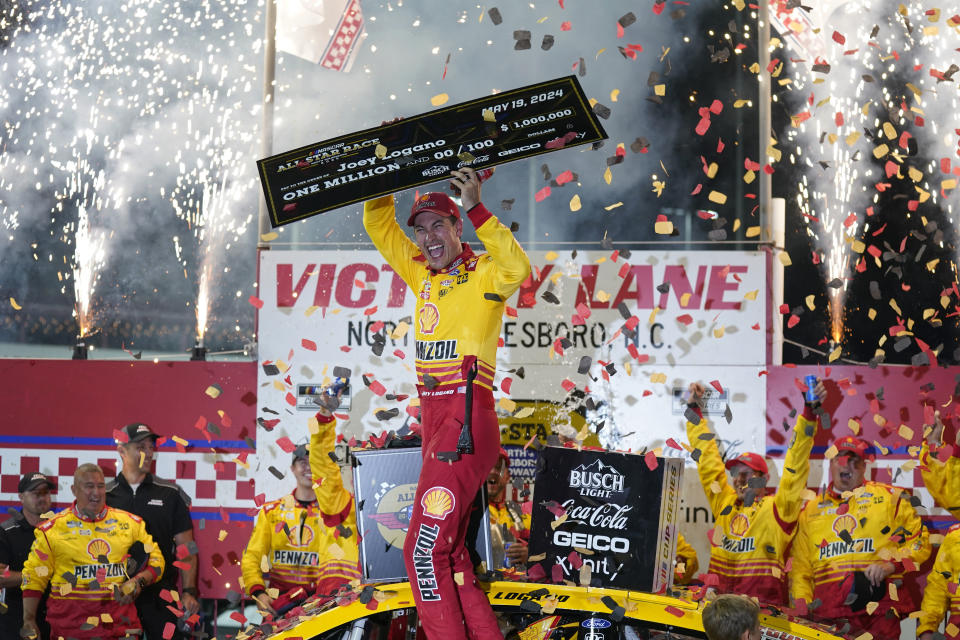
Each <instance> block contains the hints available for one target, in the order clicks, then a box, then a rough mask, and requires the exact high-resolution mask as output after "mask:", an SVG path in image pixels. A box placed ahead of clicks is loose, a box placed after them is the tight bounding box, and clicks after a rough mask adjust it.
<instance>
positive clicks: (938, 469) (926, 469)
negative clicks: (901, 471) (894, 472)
mask: <svg viewBox="0 0 960 640" xmlns="http://www.w3.org/2000/svg"><path fill="white" fill-rule="evenodd" d="M920 464H921V465H922V466H921V467H920V474H921V475H922V476H923V484H924V486H926V487H927V491H929V492H930V495H932V496H933V499H934V500H935V501H936V503H937V506H939V507H942V508H944V509H946V510H948V511H949V512H950V513H951V515H953V517H954V518H958V519H960V458H958V457H956V456H950V457H949V458H947V461H946V462H941V461H940V460H939V458H938V457H937V456H936V455H935V454H934V452H932V451H930V447H929V446H928V445H927V443H926V442H924V443H923V445H922V446H921V448H920Z"/></svg>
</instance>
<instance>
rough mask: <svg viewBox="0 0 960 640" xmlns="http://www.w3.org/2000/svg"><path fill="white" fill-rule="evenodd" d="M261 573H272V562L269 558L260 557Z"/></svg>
mask: <svg viewBox="0 0 960 640" xmlns="http://www.w3.org/2000/svg"><path fill="white" fill-rule="evenodd" d="M260 571H262V572H263V573H270V560H269V559H268V558H267V556H263V555H262V556H260Z"/></svg>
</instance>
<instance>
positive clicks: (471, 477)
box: [363, 168, 530, 640]
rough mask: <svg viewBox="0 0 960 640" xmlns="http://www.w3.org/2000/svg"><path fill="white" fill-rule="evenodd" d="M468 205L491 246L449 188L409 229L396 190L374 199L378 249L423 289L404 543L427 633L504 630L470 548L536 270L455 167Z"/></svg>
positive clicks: (475, 184) (426, 200)
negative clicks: (515, 327)
mask: <svg viewBox="0 0 960 640" xmlns="http://www.w3.org/2000/svg"><path fill="white" fill-rule="evenodd" d="M451 174H452V178H451V179H450V186H451V187H453V188H455V189H459V190H460V192H461V201H462V203H463V208H464V210H465V211H466V213H467V216H468V217H469V218H470V222H471V223H472V224H473V225H474V227H476V230H477V236H478V237H479V238H480V241H481V242H483V244H484V247H485V248H486V249H487V251H488V252H489V253H483V254H479V255H478V254H475V253H474V252H473V250H472V249H471V248H470V246H469V245H467V244H466V243H464V242H461V240H460V237H461V234H462V232H463V219H462V218H461V216H460V209H459V208H458V207H457V205H456V204H455V203H454V202H453V200H452V199H451V198H450V197H449V196H447V195H446V194H444V193H439V192H431V193H425V194H423V195H421V196H420V197H419V198H418V199H417V200H416V202H415V203H414V205H413V209H412V210H411V213H410V216H409V218H408V219H407V226H409V227H413V235H414V239H415V242H411V240H410V239H409V238H408V237H407V235H406V234H405V233H404V232H403V230H402V229H401V227H400V225H399V224H398V222H397V220H396V213H395V207H394V200H393V196H385V197H382V198H377V199H375V200H371V201H368V202H367V203H366V204H365V205H364V212H363V223H364V226H365V227H366V229H367V232H368V233H369V234H370V238H371V239H372V240H373V243H374V245H376V247H377V249H379V250H380V252H381V253H382V254H383V256H384V258H385V259H386V260H387V262H388V263H389V264H390V266H391V267H393V269H394V271H395V272H396V273H398V274H399V275H400V276H401V277H402V278H403V280H404V281H405V282H406V283H407V285H408V286H409V287H410V289H411V290H412V291H414V292H416V295H417V307H416V314H415V321H414V322H415V327H416V338H417V350H416V351H417V356H416V370H417V383H418V384H417V389H418V391H419V394H420V407H421V411H422V415H421V423H422V425H423V467H422V469H421V471H420V481H419V483H418V485H417V492H416V497H415V498H414V503H413V513H412V515H411V518H410V524H409V528H408V530H407V531H408V533H407V537H406V542H405V544H404V548H403V555H404V562H405V564H406V567H407V574H408V575H409V577H410V583H411V586H412V591H413V594H414V599H415V600H416V604H417V609H418V612H419V614H420V621H421V624H422V625H423V627H424V630H425V631H426V633H427V637H428V638H429V639H430V640H438V639H440V638H443V639H444V640H461V639H464V640H465V639H466V638H468V637H469V638H476V639H479V638H484V639H487V638H502V637H503V636H502V634H501V633H500V631H499V629H498V627H497V622H496V619H495V617H494V614H493V610H492V609H491V608H490V605H489V603H488V602H487V598H486V596H485V594H484V593H483V591H482V590H481V589H480V587H479V585H478V584H477V582H476V579H475V578H474V575H473V566H472V563H471V561H470V556H469V554H468V553H467V551H466V549H465V547H464V535H465V533H466V528H467V522H468V520H469V511H470V508H471V505H472V503H473V501H474V497H475V496H476V494H477V491H478V490H479V488H480V486H481V484H483V481H484V479H485V478H486V476H487V472H488V471H489V470H490V468H491V467H493V464H494V462H496V460H497V455H498V452H499V451H500V428H499V425H498V423H497V415H496V413H495V411H494V402H493V377H494V370H495V366H496V355H497V339H498V337H499V334H500V324H501V318H502V316H503V306H504V302H505V301H506V299H507V298H509V297H510V295H511V294H513V292H514V291H516V290H517V288H518V287H519V286H520V283H521V282H523V281H524V279H526V277H527V276H528V275H529V274H530V261H529V259H528V258H527V256H526V254H525V253H524V252H523V249H522V248H521V247H520V245H519V244H518V243H517V241H516V239H515V238H514V237H513V234H512V233H511V232H510V230H509V229H508V228H507V227H505V226H504V225H503V224H501V223H500V221H499V220H497V218H496V217H494V216H493V214H491V213H490V211H488V210H487V208H486V207H485V206H483V204H482V203H481V202H480V181H479V180H478V178H477V175H476V172H475V171H474V170H473V169H471V168H463V169H459V170H455V171H452V172H451Z"/></svg>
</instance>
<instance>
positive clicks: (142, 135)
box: [0, 0, 261, 336]
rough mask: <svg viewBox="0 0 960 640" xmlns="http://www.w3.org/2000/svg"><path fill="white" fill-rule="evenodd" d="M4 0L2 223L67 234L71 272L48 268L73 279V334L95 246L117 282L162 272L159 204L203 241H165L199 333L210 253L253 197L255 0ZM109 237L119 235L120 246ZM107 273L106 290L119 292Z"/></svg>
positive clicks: (83, 311) (92, 311) (82, 318)
mask: <svg viewBox="0 0 960 640" xmlns="http://www.w3.org/2000/svg"><path fill="white" fill-rule="evenodd" d="M16 4H18V6H16V7H14V8H13V9H12V11H16V12H17V13H18V14H20V15H23V16H26V17H25V18H24V19H22V20H14V19H13V18H12V16H13V14H12V13H11V14H10V15H7V16H4V15H2V14H0V21H3V20H4V18H6V20H7V22H8V25H9V24H11V23H12V24H14V25H15V26H13V27H9V26H8V27H7V34H6V35H8V37H9V42H10V46H8V47H6V48H3V49H0V77H2V80H3V82H0V116H2V118H0V121H3V122H4V126H3V127H2V128H0V148H2V149H3V154H0V196H2V197H0V228H5V229H10V230H17V229H20V228H23V227H24V224H23V223H24V220H25V218H27V217H28V216H29V217H34V216H36V217H37V220H38V221H41V220H42V221H43V222H44V223H46V221H47V220H49V224H50V225H51V228H53V229H57V232H55V233H54V236H55V237H56V236H57V235H59V237H60V240H61V241H62V242H63V243H64V244H66V245H68V246H69V245H73V247H72V248H73V256H72V258H70V259H69V260H66V261H67V262H69V263H70V267H71V268H72V274H70V273H67V274H66V276H63V275H61V276H60V279H61V280H65V279H66V278H69V277H71V275H72V277H73V278H74V282H73V290H74V295H75V303H74V308H75V313H76V316H77V321H78V322H79V324H80V334H81V335H87V334H89V332H90V330H91V322H92V319H93V318H94V317H95V316H96V317H100V316H103V315H104V312H105V311H104V309H96V308H94V307H95V306H96V304H97V303H96V302H95V300H100V299H101V297H100V296H97V297H96V298H94V295H93V294H94V289H95V286H96V283H97V281H98V279H99V277H100V272H101V270H102V269H103V268H104V266H105V264H106V262H107V258H108V257H109V260H110V263H111V265H112V267H113V266H118V267H119V264H118V265H114V264H113V263H114V261H115V260H116V261H117V262H118V263H123V262H124V260H127V261H129V269H127V270H124V271H123V276H124V277H128V278H130V280H131V281H136V279H137V278H136V274H134V273H130V272H129V271H130V270H131V269H142V270H143V271H144V272H145V273H162V272H163V267H162V261H163V257H162V256H158V255H157V254H156V253H155V251H156V250H158V249H164V248H167V247H169V245H166V247H164V246H163V245H164V244H165V243H159V244H158V243H156V242H155V241H150V240H148V239H147V238H150V237H151V236H153V235H155V234H156V233H160V234H163V233H169V234H170V236H176V235H177V233H178V232H179V231H181V229H179V228H178V224H177V223H176V218H174V216H171V215H169V214H170V213H171V209H172V213H174V214H175V215H176V216H177V218H179V219H180V220H183V221H184V222H185V223H186V224H187V226H188V227H189V228H190V229H191V230H192V232H193V234H194V236H195V238H196V239H197V242H198V243H199V244H201V245H202V247H199V248H198V249H197V252H199V253H202V256H199V254H195V253H194V251H188V252H186V253H187V255H186V256H184V255H181V251H180V250H181V249H182V247H181V246H180V245H179V241H178V240H177V238H174V241H173V244H174V246H175V248H176V253H177V255H176V259H177V260H178V261H179V262H181V263H182V265H183V268H184V270H187V269H188V268H189V269H191V270H194V269H195V270H196V271H198V272H199V274H198V279H199V282H200V285H199V288H200V291H198V298H199V300H198V302H199V303H200V304H198V307H197V310H196V312H197V321H198V336H202V335H203V333H204V332H205V331H206V328H207V325H208V322H209V320H208V318H209V314H210V310H211V307H212V306H215V298H216V296H215V294H214V291H215V290H213V289H211V287H213V285H214V283H215V282H216V281H217V278H216V277H215V274H217V266H216V265H217V263H218V262H222V256H221V255H218V254H219V253H222V252H224V251H227V250H229V248H230V247H231V246H232V245H234V244H236V243H237V240H238V239H239V238H240V236H241V234H243V233H245V232H246V226H247V225H248V223H249V222H250V220H251V219H252V216H253V213H252V212H253V211H255V209H256V181H255V179H254V177H253V176H252V174H253V171H252V169H250V168H249V167H247V165H250V166H251V167H252V165H253V163H252V160H251V157H252V154H253V153H254V151H253V149H255V148H256V145H255V137H256V132H257V115H256V104H257V102H258V95H257V91H256V89H255V83H252V82H251V80H250V78H251V77H254V76H255V75H256V64H257V61H258V58H259V48H260V46H261V42H260V41H259V40H258V39H257V38H256V37H254V33H257V32H259V27H257V26H255V24H254V23H255V21H256V19H257V16H258V13H257V11H258V9H257V7H256V5H255V4H254V5H250V3H246V2H241V1H240V0H224V1H223V2H218V3H207V2H197V3H186V4H176V3H174V4H170V3H167V2H159V1H156V0H113V1H112V2H107V3H101V4H98V5H90V4H88V3H83V2H69V1H66V0H52V1H51V0H21V2H19V3H16ZM27 185H29V187H28V186H27ZM53 198H55V204H53V206H51V204H50V203H51V200H52V199H53ZM158 203H159V204H160V206H157V205H158ZM164 216H166V217H167V220H163V217H164ZM63 219H66V220H63ZM147 234H150V235H147ZM125 236H126V237H125ZM130 236H133V238H134V240H133V242H130ZM114 238H117V239H120V238H124V239H126V240H128V242H127V244H125V245H124V248H125V249H127V250H126V251H121V250H120V247H119V246H118V245H117V246H114V244H115V242H116V240H114ZM27 241H28V242H33V241H34V238H29V239H27ZM108 241H109V242H108ZM130 248H133V249H134V251H130V250H129V249H130ZM195 255H196V256H197V257H196V258H195ZM194 260H195V262H196V264H195V263H194ZM50 262H56V260H55V258H54V256H53V254H52V253H51V254H50ZM123 266H127V265H123ZM112 267H111V268H112ZM220 273H221V275H222V271H221V272H220ZM69 284H70V283H65V285H66V286H64V287H63V292H64V293H66V288H67V286H69ZM117 284H118V285H120V286H118V287H117V288H118V291H116V292H114V293H115V294H116V293H119V294H120V295H123V296H125V297H126V295H127V293H128V292H127V291H125V290H124V289H123V288H121V287H122V284H123V283H117ZM154 291H155V292H156V289H154ZM138 295H141V296H142V295H143V293H141V292H139V291H138Z"/></svg>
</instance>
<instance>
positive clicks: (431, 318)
mask: <svg viewBox="0 0 960 640" xmlns="http://www.w3.org/2000/svg"><path fill="white" fill-rule="evenodd" d="M419 319H420V331H421V332H422V333H425V334H428V335H429V334H431V333H433V330H434V329H436V328H437V325H438V324H440V310H439V309H437V305H435V304H433V303H432V302H428V303H427V304H425V305H423V306H422V307H421V308H420V316H419Z"/></svg>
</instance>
